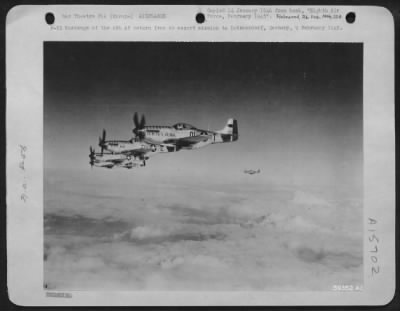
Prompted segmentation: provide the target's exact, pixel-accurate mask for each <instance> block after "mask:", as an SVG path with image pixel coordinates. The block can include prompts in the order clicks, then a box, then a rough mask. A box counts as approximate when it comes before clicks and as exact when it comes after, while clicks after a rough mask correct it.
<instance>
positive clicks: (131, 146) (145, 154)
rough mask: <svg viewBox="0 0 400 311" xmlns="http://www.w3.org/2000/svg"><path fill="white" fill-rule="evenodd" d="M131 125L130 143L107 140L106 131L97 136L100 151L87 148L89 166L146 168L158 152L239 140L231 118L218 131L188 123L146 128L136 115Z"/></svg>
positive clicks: (236, 125)
mask: <svg viewBox="0 0 400 311" xmlns="http://www.w3.org/2000/svg"><path fill="white" fill-rule="evenodd" d="M133 123H134V126H135V127H134V128H133V130H132V132H133V134H134V137H133V138H132V139H130V140H106V131H105V130H103V133H102V136H100V137H99V147H100V148H101V152H100V153H96V152H95V150H94V149H93V148H92V147H90V154H89V158H90V162H89V163H90V165H92V166H97V167H105V168H113V167H123V168H133V167H140V166H145V165H146V160H148V159H149V157H150V156H152V155H155V154H158V153H167V152H176V151H179V150H182V149H186V150H192V149H198V148H202V147H205V146H208V145H210V144H217V143H228V142H233V141H236V140H238V138H239V132H238V124H237V121H236V120H234V119H229V120H228V122H227V124H226V125H225V127H224V128H223V129H222V130H219V131H210V130H202V129H198V128H196V127H194V126H192V125H190V124H187V123H177V124H175V125H173V126H160V125H150V126H146V120H145V118H144V115H142V118H141V119H140V120H139V117H138V114H137V113H135V114H134V116H133ZM104 151H106V152H104Z"/></svg>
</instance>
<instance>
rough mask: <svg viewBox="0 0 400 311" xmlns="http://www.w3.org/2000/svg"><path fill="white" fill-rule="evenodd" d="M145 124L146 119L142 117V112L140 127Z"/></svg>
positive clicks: (142, 127)
mask: <svg viewBox="0 0 400 311" xmlns="http://www.w3.org/2000/svg"><path fill="white" fill-rule="evenodd" d="M145 125H146V119H145V118H144V114H142V118H141V119H140V129H141V130H142V129H144V127H145Z"/></svg>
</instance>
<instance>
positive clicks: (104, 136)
mask: <svg viewBox="0 0 400 311" xmlns="http://www.w3.org/2000/svg"><path fill="white" fill-rule="evenodd" d="M102 140H103V144H104V142H105V141H106V130H105V129H103V139H102Z"/></svg>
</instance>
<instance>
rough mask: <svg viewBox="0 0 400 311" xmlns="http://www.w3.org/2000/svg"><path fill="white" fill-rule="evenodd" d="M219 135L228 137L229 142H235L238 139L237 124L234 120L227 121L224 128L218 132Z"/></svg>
mask: <svg viewBox="0 0 400 311" xmlns="http://www.w3.org/2000/svg"><path fill="white" fill-rule="evenodd" d="M218 133H220V134H221V135H223V136H225V137H229V138H230V140H231V141H236V140H238V138H239V129H238V123H237V120H235V119H232V118H231V119H229V120H228V122H227V123H226V125H225V127H224V128H223V129H222V130H220V131H218Z"/></svg>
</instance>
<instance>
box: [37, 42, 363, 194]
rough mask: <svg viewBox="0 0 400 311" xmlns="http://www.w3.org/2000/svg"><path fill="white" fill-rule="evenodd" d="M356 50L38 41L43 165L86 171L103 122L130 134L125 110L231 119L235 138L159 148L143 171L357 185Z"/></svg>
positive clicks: (162, 116)
mask: <svg viewBox="0 0 400 311" xmlns="http://www.w3.org/2000/svg"><path fill="white" fill-rule="evenodd" d="M362 56H363V55H362V45H361V44H348V43H347V44H328V43H290V44H289V43H159V42H153V43H151V42H142V43H125V42H124V43H115V42H114V43H110V42H98V43H93V42H91V43H88V42H46V43H45V44H44V79H45V80H44V158H45V169H52V171H54V172H55V171H58V172H59V174H62V173H61V172H62V171H63V170H65V169H66V170H68V171H70V173H71V172H75V173H74V174H77V175H79V174H80V172H83V171H85V172H86V171H89V170H90V166H89V163H88V162H89V158H88V154H89V146H90V145H92V146H93V147H96V149H97V150H98V149H99V147H98V146H97V143H98V136H99V135H100V134H101V131H102V129H103V128H105V129H106V130H107V139H130V138H131V137H132V128H133V123H132V116H133V114H134V112H138V113H140V114H142V113H143V114H145V115H146V121H147V125H173V124H175V123H177V122H187V123H190V124H193V125H194V126H196V127H198V128H203V129H208V128H209V129H212V130H217V129H221V128H223V127H224V125H225V123H226V121H227V119H228V118H230V117H233V118H236V119H237V120H238V124H239V135H240V136H239V140H238V141H237V142H234V143H231V144H220V145H212V146H208V147H206V148H203V149H200V150H194V151H181V152H178V153H176V154H160V155H157V156H155V157H154V158H152V159H150V160H149V161H148V165H147V166H146V168H142V169H141V170H143V171H142V172H140V174H141V175H143V174H144V175H146V174H147V175H149V176H151V175H153V176H154V174H155V173H156V174H157V175H158V176H162V175H163V174H164V175H165V177H168V178H173V177H174V176H175V175H176V176H178V175H179V176H180V177H182V178H199V179H202V178H203V179H205V178H210V176H211V177H213V178H217V179H218V178H220V179H222V180H223V179H224V178H225V179H229V178H242V175H243V174H242V173H241V172H242V171H243V169H258V168H260V169H261V171H262V178H263V179H264V180H268V181H271V182H274V181H276V182H277V183H286V184H291V183H294V184H300V185H301V184H307V185H308V184H311V185H324V186H329V187H331V186H334V185H336V186H337V185H340V186H345V187H358V186H361V183H362V126H363V124H362V63H363V59H362ZM94 169H97V170H101V169H100V168H94ZM109 172H110V171H109V170H103V171H102V173H98V174H97V173H96V175H99V174H100V175H101V176H103V177H104V178H107V175H108V174H109ZM113 174H114V173H113ZM115 174H118V173H115ZM124 174H125V173H124ZM134 174H136V173H135V172H134V171H132V175H134ZM214 176H215V177H214ZM238 176H239V177H238ZM243 178H244V177H243Z"/></svg>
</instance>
